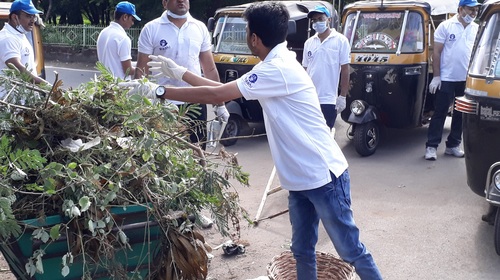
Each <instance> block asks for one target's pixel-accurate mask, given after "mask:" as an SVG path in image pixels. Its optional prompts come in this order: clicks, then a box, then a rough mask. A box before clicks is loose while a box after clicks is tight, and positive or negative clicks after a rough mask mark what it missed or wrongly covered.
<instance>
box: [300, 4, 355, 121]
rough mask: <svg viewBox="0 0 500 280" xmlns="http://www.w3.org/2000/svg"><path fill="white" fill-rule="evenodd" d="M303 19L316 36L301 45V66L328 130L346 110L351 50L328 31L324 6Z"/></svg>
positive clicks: (328, 13) (327, 18)
mask: <svg viewBox="0 0 500 280" xmlns="http://www.w3.org/2000/svg"><path fill="white" fill-rule="evenodd" d="M307 16H308V18H310V19H311V21H312V23H313V24H312V28H313V29H314V30H315V31H316V34H314V36H312V37H311V38H309V39H307V41H306V42H305V43H304V57H303V58H302V66H304V68H306V70H307V74H309V76H310V77H311V79H312V81H313V83H314V86H315V87H316V91H317V92H318V97H319V103H320V104H321V111H322V112H323V116H324V117H325V120H326V124H327V125H328V127H329V128H330V129H332V128H333V126H334V124H335V120H336V119H337V114H340V113H341V112H342V111H343V110H344V109H345V107H346V99H345V98H346V96H347V93H348V91H349V62H350V61H351V56H350V53H351V46H350V45H349V41H348V40H347V38H346V37H345V36H344V35H343V34H341V33H338V32H337V31H336V30H335V29H331V28H330V27H329V26H330V22H331V18H332V17H331V13H330V11H329V10H328V9H327V8H326V7H325V6H323V5H318V6H316V7H315V8H314V10H312V11H310V12H309V13H308V14H307ZM339 79H340V81H341V82H340V95H339V94H338V93H339Z"/></svg>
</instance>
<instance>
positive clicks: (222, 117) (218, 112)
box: [214, 105, 229, 122]
mask: <svg viewBox="0 0 500 280" xmlns="http://www.w3.org/2000/svg"><path fill="white" fill-rule="evenodd" d="M214 113H215V116H216V118H218V119H219V121H223V122H227V121H228V120H229V112H228V111H227V109H226V106H225V105H215V106H214Z"/></svg>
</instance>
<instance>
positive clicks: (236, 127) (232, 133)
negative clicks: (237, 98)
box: [220, 114, 241, 147]
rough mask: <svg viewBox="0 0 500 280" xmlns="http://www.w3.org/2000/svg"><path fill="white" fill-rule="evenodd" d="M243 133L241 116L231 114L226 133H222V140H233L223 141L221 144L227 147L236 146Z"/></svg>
mask: <svg viewBox="0 0 500 280" xmlns="http://www.w3.org/2000/svg"><path fill="white" fill-rule="evenodd" d="M240 131H241V119H240V116H238V115H234V114H231V115H230V116H229V120H228V121H227V124H226V128H225V129H224V132H223V133H222V138H223V139H224V138H232V137H234V138H232V139H226V140H221V141H220V143H221V144H222V145H224V146H226V147H229V146H232V145H234V144H236V141H238V138H236V137H238V136H239V135H240Z"/></svg>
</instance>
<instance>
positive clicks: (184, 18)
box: [135, 0, 229, 146]
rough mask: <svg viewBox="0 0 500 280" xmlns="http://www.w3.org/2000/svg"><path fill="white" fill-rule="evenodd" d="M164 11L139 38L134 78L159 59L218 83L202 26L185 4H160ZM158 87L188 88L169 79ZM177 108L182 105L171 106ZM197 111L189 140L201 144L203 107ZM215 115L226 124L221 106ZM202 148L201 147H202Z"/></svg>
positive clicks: (170, 0)
mask: <svg viewBox="0 0 500 280" xmlns="http://www.w3.org/2000/svg"><path fill="white" fill-rule="evenodd" d="M162 2H163V6H164V8H165V9H166V10H165V11H164V12H163V14H162V15H161V16H160V17H159V18H156V19H154V20H152V21H150V22H148V23H147V24H146V25H145V26H144V28H143V29H142V30H141V34H140V35H139V46H138V57H137V69H138V70H137V72H136V74H135V77H136V78H140V77H141V76H143V75H144V76H148V74H149V66H148V65H147V63H148V62H149V61H150V60H149V55H161V56H164V57H168V58H170V59H172V60H173V61H175V63H177V64H178V65H181V66H184V67H186V68H187V69H188V70H189V71H191V72H192V73H195V74H196V75H199V76H201V74H202V72H203V76H204V77H206V78H208V79H210V80H212V81H217V82H218V81H219V72H218V71H217V68H216V66H215V62H214V59H213V56H212V41H211V38H210V33H209V32H208V29H207V27H206V26H205V24H204V23H202V22H201V21H199V20H196V19H195V18H193V17H192V16H191V14H190V13H189V8H190V5H189V0H162ZM158 83H159V84H160V85H173V86H178V87H188V86H189V84H187V83H185V82H183V81H178V80H175V79H170V78H167V77H161V78H158ZM173 103H174V104H177V105H181V104H183V102H178V101H177V102H173ZM199 106H200V107H201V111H200V114H198V115H192V116H191V117H192V119H193V122H192V123H191V124H190V125H192V126H193V127H194V128H193V131H194V132H193V133H191V135H190V140H191V142H193V143H197V142H202V143H203V141H204V140H205V138H206V132H205V130H206V124H205V121H206V120H207V106H206V105H204V104H203V105H199ZM215 110H216V115H217V116H219V117H221V118H223V120H224V121H227V119H228V118H229V113H228V112H227V110H226V108H225V106H223V105H222V106H216V107H215ZM202 146H205V145H204V144H203V145H202Z"/></svg>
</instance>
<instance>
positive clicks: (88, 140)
mask: <svg viewBox="0 0 500 280" xmlns="http://www.w3.org/2000/svg"><path fill="white" fill-rule="evenodd" d="M97 68H98V69H99V70H100V71H101V75H99V76H96V77H95V78H94V79H92V80H91V81H90V82H88V83H85V84H82V85H80V86H79V87H78V88H77V89H63V88H62V81H61V80H58V79H57V75H56V81H55V82H54V85H53V86H42V87H41V86H37V85H34V84H30V83H29V82H26V81H27V77H23V76H22V75H20V73H19V72H18V71H16V70H12V71H9V72H8V73H7V76H0V238H1V239H2V240H3V241H4V242H10V241H11V240H12V239H13V238H16V237H17V236H19V235H20V234H21V233H22V232H23V230H24V228H23V220H26V219H40V220H43V219H45V218H46V217H48V216H51V215H60V216H62V217H64V221H65V222H64V223H63V224H59V225H56V226H54V227H52V228H49V229H39V230H41V232H40V231H38V232H37V236H34V237H33V238H38V239H41V240H42V241H43V242H51V241H52V240H55V239H57V238H58V237H59V235H60V233H61V232H62V231H66V232H67V231H78V232H77V234H79V235H81V236H86V238H90V239H92V238H94V239H98V240H99V242H103V241H104V242H106V240H111V239H113V238H114V239H120V240H122V241H126V240H127V238H126V236H123V234H124V233H123V232H121V233H120V236H114V237H113V238H111V236H109V235H111V231H109V230H107V229H109V228H111V227H117V226H119V225H118V224H116V222H115V221H114V219H113V218H112V215H111V214H110V212H109V209H110V207H112V206H122V207H127V206H130V205H142V206H145V207H147V208H148V209H150V210H151V212H152V213H153V214H154V217H155V219H156V220H157V221H158V222H159V223H160V224H161V228H162V230H163V231H164V232H165V234H164V236H165V238H167V239H168V238H169V237H172V236H183V238H185V237H186V236H191V237H189V238H190V240H191V241H192V244H194V245H193V250H194V251H196V252H195V253H197V254H200V252H199V250H200V248H199V247H198V246H196V244H195V243H196V242H194V241H193V240H194V239H193V230H194V228H193V225H192V224H191V222H190V220H189V219H182V217H186V216H188V215H194V216H195V217H198V215H200V211H201V210H202V209H207V210H209V211H210V213H211V214H212V218H214V220H215V225H216V226H217V229H218V230H219V231H220V232H221V233H222V234H223V235H228V234H229V233H230V232H231V230H234V229H235V230H238V229H239V225H238V223H239V220H240V217H242V214H244V213H243V211H242V209H241V208H240V207H239V201H238V195H237V192H236V191H235V190H234V188H233V186H232V183H231V182H234V181H238V182H239V183H242V184H243V185H248V174H246V173H245V172H243V171H242V170H241V167H240V166H238V164H237V161H236V159H235V157H234V155H232V154H229V153H227V152H225V151H224V149H220V152H218V153H217V154H213V153H207V152H205V151H203V150H202V149H200V148H199V146H198V145H195V144H192V143H189V142H188V139H189V138H188V136H187V128H186V125H185V123H186V115H187V114H188V113H189V111H190V108H189V107H186V108H184V107H181V108H180V109H179V108H177V107H176V106H174V105H171V104H167V103H156V102H152V101H151V100H149V99H148V98H147V97H145V96H142V95H140V94H133V95H130V94H129V93H128V89H124V88H121V87H119V86H118V85H117V84H118V82H119V80H117V79H115V78H113V77H112V75H111V74H110V73H109V72H108V71H107V70H106V69H105V68H104V67H102V65H99V64H98V65H97ZM243 216H244V215H243ZM172 217H173V218H172ZM75 224H77V225H78V227H76V226H72V225H75ZM77 228H78V229H77ZM170 231H175V234H174V233H172V232H170ZM187 232H188V233H189V234H188V235H186V234H185V233H187ZM196 236H198V239H200V237H199V234H198V235H196ZM167 242H170V243H179V242H178V241H177V240H175V242H174V241H172V240H167ZM84 243H85V244H88V243H89V242H88V240H87V242H80V243H79V244H84ZM122 243H123V242H122ZM125 243H126V242H125ZM73 246H79V245H74V244H73ZM124 246H125V245H124ZM125 247H126V246H125ZM167 247H168V246H167ZM170 248H175V246H170ZM84 249H87V251H88V248H80V249H75V248H68V253H69V254H70V255H65V258H64V259H63V260H62V266H63V270H62V274H63V276H64V274H67V273H68V268H67V264H66V263H67V257H68V256H70V257H73V255H75V254H79V253H81V252H83V251H84ZM182 250H186V248H183V249H182ZM178 253H179V252H178ZM182 253H186V252H182ZM42 255H43V254H42ZM165 255H166V257H165V258H166V259H168V260H169V261H168V263H165V264H164V265H163V268H162V271H163V272H164V271H170V272H169V273H171V275H174V274H177V275H178V274H179V273H181V274H182V273H186V270H187V268H182V267H180V265H181V264H179V263H177V264H176V260H175V259H174V258H173V257H172V256H175V255H176V254H174V253H172V252H170V255H169V254H168V252H167V253H165ZM167 255H168V256H167ZM186 258H189V255H187V256H186ZM39 260H40V258H38V257H37V256H33V258H32V259H30V262H31V263H30V264H27V266H26V269H27V272H28V274H30V275H34V274H35V273H42V272H43V267H40V265H41V264H40V263H39V262H38V261H39ZM202 260H203V261H206V258H202ZM176 265H177V266H176ZM172 267H173V269H172ZM193 270H194V271H195V272H193V274H192V275H190V274H188V275H183V277H184V278H182V279H198V278H199V277H200V275H203V274H204V275H205V276H206V266H205V267H202V268H193ZM196 270H197V272H196ZM200 273H201V274H200ZM168 277H169V276H165V278H167V279H168ZM172 277H173V276H172ZM190 277H192V278H190ZM179 279H181V278H179Z"/></svg>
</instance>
